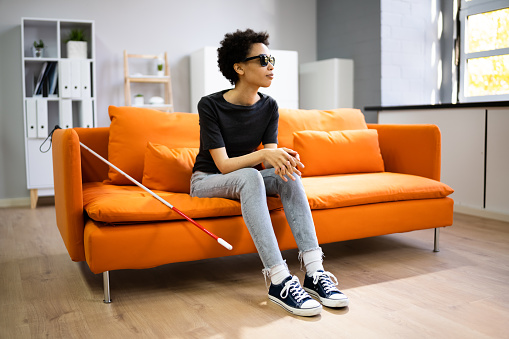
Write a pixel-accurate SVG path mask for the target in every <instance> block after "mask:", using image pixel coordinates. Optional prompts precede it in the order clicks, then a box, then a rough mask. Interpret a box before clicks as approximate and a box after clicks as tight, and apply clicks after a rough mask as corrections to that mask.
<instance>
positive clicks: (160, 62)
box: [157, 59, 164, 77]
mask: <svg viewBox="0 0 509 339" xmlns="http://www.w3.org/2000/svg"><path fill="white" fill-rule="evenodd" d="M157 75H158V76H160V77H162V76H164V64H163V60H162V59H157Z"/></svg>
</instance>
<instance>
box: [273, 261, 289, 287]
mask: <svg viewBox="0 0 509 339" xmlns="http://www.w3.org/2000/svg"><path fill="white" fill-rule="evenodd" d="M289 276H291V274H290V271H289V270H288V267H287V266H286V264H280V265H276V266H274V267H272V268H271V269H270V281H271V282H272V284H274V285H279V284H281V283H282V282H283V280H285V278H286V277H289Z"/></svg>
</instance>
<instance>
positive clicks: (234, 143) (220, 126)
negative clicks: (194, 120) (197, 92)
mask: <svg viewBox="0 0 509 339" xmlns="http://www.w3.org/2000/svg"><path fill="white" fill-rule="evenodd" d="M227 91H228V90H224V91H221V92H217V93H214V94H210V95H208V96H204V97H203V98H201V100H200V102H199V103H198V114H199V117H200V152H199V153H198V156H197V157H196V162H195V164H194V168H193V172H195V171H201V172H207V173H220V172H219V169H218V168H217V166H216V164H215V163H214V159H212V156H211V155H210V152H209V150H210V149H215V148H221V147H225V148H226V153H227V154H228V157H230V158H234V157H238V156H242V155H245V154H249V153H251V152H254V151H255V150H256V148H257V147H258V146H259V145H260V144H264V145H265V144H272V143H276V144H277V128H278V119H279V112H278V106H277V103H276V101H275V100H274V99H272V98H271V97H270V96H268V95H265V94H263V93H258V95H259V96H260V100H258V101H257V102H256V103H255V104H254V105H251V106H240V105H234V104H231V103H229V102H228V101H226V100H225V99H224V97H223V94H224V93H226V92H227Z"/></svg>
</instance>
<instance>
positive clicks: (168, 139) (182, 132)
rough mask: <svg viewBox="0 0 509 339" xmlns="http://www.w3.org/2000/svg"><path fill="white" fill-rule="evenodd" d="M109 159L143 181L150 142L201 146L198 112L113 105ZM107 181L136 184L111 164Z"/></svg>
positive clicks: (111, 108) (167, 144)
mask: <svg viewBox="0 0 509 339" xmlns="http://www.w3.org/2000/svg"><path fill="white" fill-rule="evenodd" d="M108 111H109V115H110V119H111V125H110V135H109V143H108V160H109V161H110V162H111V163H112V164H114V165H115V166H117V167H118V168H120V169H121V170H123V171H124V172H126V173H127V174H129V175H130V176H132V177H133V178H134V179H136V180H137V181H139V182H141V181H142V178H143V163H144V159H145V149H146V147H147V143H148V142H149V141H150V142H153V143H157V144H162V145H166V146H168V147H170V148H180V147H193V148H194V147H196V148H197V147H200V126H199V124H198V114H192V113H165V112H161V111H156V110H153V109H148V108H139V107H115V106H110V107H109V110H108ZM105 182H106V183H110V184H116V185H132V183H131V182H130V181H129V180H128V179H126V178H125V177H124V176H122V175H121V174H120V173H118V172H116V171H115V170H114V169H112V168H110V169H109V172H108V179H107V180H105Z"/></svg>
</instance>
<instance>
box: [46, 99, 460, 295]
mask: <svg viewBox="0 0 509 339" xmlns="http://www.w3.org/2000/svg"><path fill="white" fill-rule="evenodd" d="M279 112H280V121H279V132H278V138H279V145H280V146H281V147H289V148H294V149H295V150H297V151H298V152H299V153H300V154H301V160H302V162H303V163H304V164H305V165H306V168H305V169H304V170H303V179H302V181H303V184H304V186H305V190H306V194H307V196H308V199H309V203H310V206H311V209H312V214H313V218H314V222H315V227H316V232H317V236H318V240H319V242H320V243H321V244H324V243H331V242H338V241H343V240H350V239H358V238H364V237H372V236H377V235H384V234H390V233H398V232H407V231H413V230H420V229H428V228H435V250H438V234H439V233H438V227H444V226H450V225H452V222H453V200H452V199H451V198H449V197H448V195H449V194H451V193H452V192H453V190H452V189H451V188H450V187H449V186H447V185H445V184H443V183H441V182H440V157H441V154H440V149H441V139H440V138H441V136H440V131H439V129H438V127H437V126H434V125H377V124H370V125H367V124H366V123H365V120H364V116H363V115H362V113H361V112H360V111H359V110H355V109H337V110H331V111H317V110H290V109H280V110H279ZM109 113H110V118H111V125H110V127H103V128H89V129H86V128H74V129H62V130H57V131H55V133H54V134H53V171H54V183H55V209H56V216H57V225H58V228H59V230H60V234H61V236H62V239H63V241H64V243H65V246H66V248H67V250H68V252H69V255H70V257H71V259H72V260H73V261H86V262H87V263H88V265H89V267H90V269H91V270H92V272H94V273H103V277H104V295H105V302H109V301H110V300H111V299H110V288H109V271H111V270H119V269H143V268H150V267H155V266H158V265H163V264H169V263H174V262H183V261H191V260H200V259H205V258H214V257H221V256H228V255H237V254H244V253H253V252H256V248H255V246H254V244H253V242H252V240H251V237H250V235H249V232H248V230H247V227H246V226H245V224H244V221H243V218H242V215H241V209H240V203H239V202H238V201H234V200H228V199H219V198H212V199H209V198H192V197H190V195H189V194H188V193H189V178H190V175H191V168H192V165H193V162H194V156H195V155H196V151H197V148H198V147H199V121H198V115H197V114H191V113H171V114H168V113H163V112H159V111H155V110H150V109H143V108H135V107H114V106H110V108H109ZM80 142H82V143H84V144H85V145H87V146H88V147H90V148H91V149H93V150H94V151H95V152H97V153H98V154H100V155H101V156H103V157H105V158H107V159H109V161H111V162H112V163H113V164H114V165H116V166H117V167H119V168H120V169H122V170H123V171H125V172H126V173H128V174H129V175H131V176H132V177H133V178H135V179H136V180H138V181H139V182H141V183H143V184H144V185H146V186H147V187H148V188H151V189H154V192H156V193H158V194H160V195H161V196H162V197H163V199H166V200H167V201H168V202H170V203H171V204H172V205H174V206H175V207H177V208H178V209H179V210H181V211H182V212H184V213H185V214H187V215H188V216H189V217H191V218H193V219H196V220H197V221H198V222H199V223H200V224H201V225H203V226H204V227H205V228H207V229H208V230H210V231H211V232H213V233H215V234H217V235H218V236H219V237H221V238H223V239H225V240H226V241H227V242H229V243H230V244H232V245H233V250H231V251H228V250H226V249H225V248H223V247H222V246H219V245H218V244H217V243H216V242H215V241H214V240H213V239H211V238H210V237H208V236H207V235H205V234H203V233H202V231H200V230H199V229H198V228H196V227H195V226H193V225H192V224H191V223H189V222H188V221H185V220H183V219H182V217H180V216H179V215H178V214H176V213H175V212H174V211H172V210H171V209H169V208H168V207H166V206H164V205H163V204H162V203H160V202H159V201H157V200H156V199H154V198H153V197H151V196H150V195H149V194H148V193H146V192H145V191H143V190H142V189H141V188H139V187H137V186H135V185H133V184H132V183H131V182H129V181H127V180H126V179H125V178H124V177H123V176H121V175H119V174H118V173H116V172H115V171H114V170H113V169H110V168H109V166H107V165H106V164H104V163H103V162H101V161H100V160H99V159H97V158H96V157H94V156H93V155H92V154H91V153H89V152H88V151H86V150H85V149H83V148H81V147H80V144H79V143H80ZM267 200H268V206H269V209H270V214H271V218H272V221H273V226H274V230H275V233H276V236H277V238H278V241H279V245H280V248H281V250H286V249H292V248H296V244H295V241H294V239H293V236H292V233H291V231H290V228H289V226H288V224H287V222H286V218H285V215H284V210H283V208H282V204H281V202H280V200H279V199H278V198H277V197H268V198H267Z"/></svg>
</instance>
